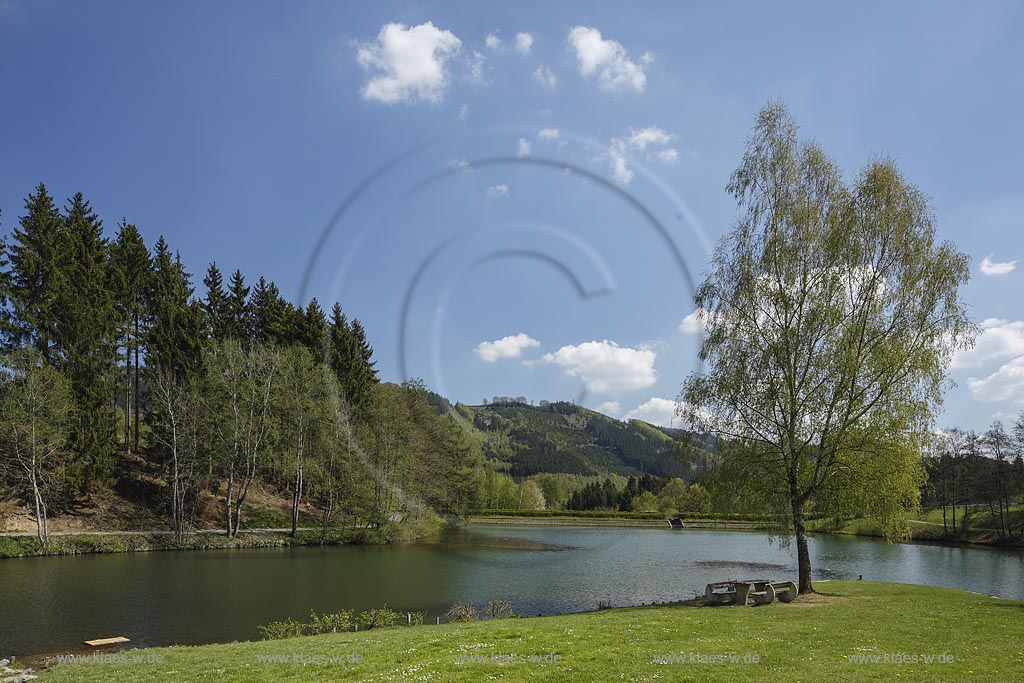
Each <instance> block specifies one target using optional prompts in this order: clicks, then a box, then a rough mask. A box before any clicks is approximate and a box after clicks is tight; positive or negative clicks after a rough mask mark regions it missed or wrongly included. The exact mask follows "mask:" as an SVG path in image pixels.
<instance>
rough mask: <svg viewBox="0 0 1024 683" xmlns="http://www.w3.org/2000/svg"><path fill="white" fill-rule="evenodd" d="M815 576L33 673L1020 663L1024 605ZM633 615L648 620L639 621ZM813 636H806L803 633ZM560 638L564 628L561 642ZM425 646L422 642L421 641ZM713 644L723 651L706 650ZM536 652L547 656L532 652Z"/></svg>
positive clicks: (446, 673)
mask: <svg viewBox="0 0 1024 683" xmlns="http://www.w3.org/2000/svg"><path fill="white" fill-rule="evenodd" d="M818 583H820V584H821V589H820V590H819V591H818V592H816V593H814V594H811V595H805V596H799V597H798V598H797V599H796V600H795V601H794V602H793V603H791V604H780V603H779V602H778V601H776V602H775V603H773V604H771V605H766V606H762V607H746V608H736V607H730V606H726V607H708V606H705V605H703V604H702V603H703V600H701V599H697V600H692V601H685V602H675V603H666V604H658V605H648V606H636V607H617V608H610V609H603V610H592V611H585V612H575V613H569V614H564V615H556V616H546V617H527V618H518V619H515V618H513V619H494V620H486V621H469V622H462V623H447V624H441V625H433V624H424V625H419V626H411V627H395V628H386V629H372V630H366V631H363V630H360V631H359V632H353V631H344V632H338V633H326V634H322V635H304V636H299V637H295V638H288V639H285V640H254V641H241V642H234V643H219V644H218V643H211V644H208V645H199V646H163V647H155V648H143V649H138V650H133V649H131V648H126V650H122V651H120V653H121V656H120V657H118V656H116V655H115V656H111V657H110V658H109V661H102V662H88V661H87V662H81V661H78V662H76V661H74V660H72V661H68V662H65V663H60V664H57V665H55V666H52V667H48V668H42V669H39V670H37V671H35V672H33V673H37V674H38V675H39V676H40V680H41V681H53V682H59V681H76V682H81V681H95V682H96V683H99V682H100V681H103V682H105V681H109V680H120V681H125V682H126V683H130V682H132V681H139V682H140V683H141V682H142V681H149V680H154V679H155V678H159V677H161V676H166V672H168V671H171V672H174V673H175V674H176V676H175V677H176V679H177V680H182V681H186V680H206V679H207V678H208V677H209V676H210V674H211V673H212V672H216V674H217V677H218V678H221V677H222V678H224V679H225V680H227V679H230V680H247V681H276V680H281V679H283V678H292V677H296V676H297V675H298V674H299V672H301V673H302V677H303V678H305V679H308V680H313V679H315V680H323V681H339V682H340V681H350V680H353V679H354V678H359V679H361V680H369V679H374V680H408V679H409V678H410V674H411V673H414V672H415V673H418V674H419V675H420V676H423V677H424V679H431V678H433V679H435V680H452V681H473V680H480V679H481V678H486V677H489V676H492V675H500V676H501V677H503V678H504V679H506V680H510V681H527V680H532V679H533V678H534V677H536V676H540V677H542V678H544V679H549V678H552V677H554V676H555V675H556V674H561V675H558V676H557V677H558V678H559V679H575V678H579V679H586V680H612V679H618V678H620V677H624V676H627V675H630V674H634V677H635V674H636V673H637V672H638V671H639V672H640V673H642V674H644V676H645V677H647V675H648V673H651V674H655V673H657V674H661V673H663V672H667V671H668V667H665V666H664V665H671V664H676V665H680V667H685V670H684V669H683V668H679V667H671V668H676V669H677V671H680V672H684V671H692V670H695V669H696V668H697V667H698V666H700V667H701V668H700V672H701V673H702V674H704V675H703V676H702V678H705V679H706V680H712V681H732V680H737V679H742V680H833V679H836V678H842V679H843V680H868V679H870V680H877V679H878V677H879V674H880V673H881V670H880V669H879V668H877V667H878V666H879V665H882V664H888V663H889V662H888V660H885V661H882V655H883V654H885V653H889V654H890V655H891V653H898V654H900V655H902V656H905V657H907V658H910V657H922V658H923V657H926V656H927V657H933V656H935V655H943V656H944V655H946V654H947V653H948V654H950V655H952V656H947V657H945V658H944V659H942V660H941V663H942V667H941V674H942V676H941V678H942V679H943V680H968V679H969V680H984V681H1005V680H1007V679H1008V678H1012V676H1013V672H1015V671H1017V670H1018V668H1019V666H1020V663H1021V661H1024V660H1021V659H1020V657H1021V655H1020V653H1019V652H1016V650H1013V649H1012V648H1011V649H1008V648H1006V647H1005V645H1004V643H1005V642H1006V641H1002V642H1000V640H999V639H998V638H996V637H995V636H996V635H997V634H998V635H999V636H1001V637H1003V638H1005V637H1012V635H1013V631H1016V632H1017V633H1024V631H1021V630H1020V629H1021V627H1020V625H1019V624H1015V622H1010V624H1007V621H1006V618H1007V610H1008V609H1011V610H1019V609H1021V608H1022V607H1024V603H1020V602H1016V601H1011V600H1002V599H998V598H992V597H988V596H983V595H978V594H974V593H970V592H967V591H961V590H955V589H948V588H935V587H930V586H917V585H912V584H893V583H876V582H870V581H863V582H860V581H828V582H826V581H819V582H818ZM964 613H969V614H970V615H971V616H972V617H973V619H974V620H975V622H974V627H973V628H972V629H970V630H968V631H965V632H962V633H957V634H956V635H955V637H954V636H952V635H950V633H949V631H948V624H950V623H955V621H956V619H959V618H962V616H963V615H964ZM766 619H770V621H771V624H772V626H771V629H772V633H771V636H772V637H770V638H767V639H765V638H764V634H765V620H766ZM638 622H640V623H643V624H644V625H645V627H644V628H643V629H638V628H637V623H638ZM1007 628H1010V629H1011V630H1010V631H1008V630H1007ZM811 632H813V634H814V636H813V637H809V636H808V634H809V633H811ZM566 634H572V635H573V637H572V638H569V639H567V638H566ZM426 642H429V643H431V644H432V645H431V646H430V647H426V646H425V643H426ZM127 653H130V654H127ZM396 653H400V654H398V655H397V656H396ZM595 653H598V654H597V655H596V656H595ZM723 653H724V656H725V657H726V658H725V659H722V660H707V659H706V658H707V657H708V656H713V657H718V656H720V655H722V654H723ZM904 653H906V654H904ZM745 654H746V655H756V656H757V662H754V663H760V664H762V665H764V666H751V667H740V668H737V667H731V666H704V665H705V664H715V663H717V664H728V663H730V662H731V661H732V660H730V659H728V657H729V656H739V657H742V656H744V655H745ZM339 655H340V656H343V657H345V656H350V655H355V657H354V658H351V659H349V660H345V661H344V662H341V663H342V664H344V666H339V665H336V664H335V663H336V661H337V660H336V658H337V657H338V656H339ZM549 655H550V656H549ZM876 655H877V656H876ZM538 656H546V657H547V658H546V659H539V658H538V659H537V660H536V661H534V660H533V659H531V658H532V657H538ZM332 657H334V658H335V659H332ZM695 657H696V659H695ZM511 658H518V659H514V660H513V659H511ZM702 658H704V659H702ZM876 660H877V661H876ZM510 663H515V664H518V665H517V666H509V664H510ZM740 663H741V664H743V663H749V662H740ZM900 663H901V664H902V665H903V666H902V667H901V669H898V670H900V671H902V672H905V673H908V674H911V675H910V677H911V678H913V679H919V678H921V677H922V676H924V677H931V678H934V676H935V675H936V674H938V673H940V672H939V671H938V670H936V669H932V668H931V666H928V665H929V661H928V660H924V661H921V662H920V665H921V666H922V667H923V666H928V668H927V669H924V668H917V667H911V666H910V664H911V663H914V664H917V663H918V662H917V661H916V660H914V661H913V662H911V660H909V659H908V661H906V662H904V661H903V660H900ZM87 664H88V665H87ZM851 664H862V665H863V666H858V667H851ZM296 667H301V669H300V668H296ZM929 674H930V676H929ZM655 677H660V676H655ZM672 677H673V678H675V677H676V676H672Z"/></svg>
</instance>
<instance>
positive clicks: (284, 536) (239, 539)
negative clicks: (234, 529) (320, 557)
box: [0, 529, 372, 560]
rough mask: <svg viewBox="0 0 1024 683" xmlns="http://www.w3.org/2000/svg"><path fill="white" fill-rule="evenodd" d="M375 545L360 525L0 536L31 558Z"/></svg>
mask: <svg viewBox="0 0 1024 683" xmlns="http://www.w3.org/2000/svg"><path fill="white" fill-rule="evenodd" d="M356 543H362V544H372V542H370V541H367V539H365V538H361V537H360V536H359V535H358V534H357V533H356V532H355V530H331V531H329V532H327V533H326V534H324V533H322V532H321V531H320V530H318V529H300V530H299V531H298V533H297V534H296V535H295V536H292V535H291V530H290V529H287V530H285V529H253V530H242V531H239V533H238V536H235V537H234V538H229V537H228V536H227V535H226V534H225V533H224V531H222V530H213V529H201V530H197V531H193V532H191V533H190V534H188V535H187V536H185V538H184V539H183V542H181V543H178V542H177V541H175V538H174V534H173V533H172V532H169V531H164V530H154V531H83V532H61V533H60V534H51V535H50V544H49V545H48V546H47V547H45V548H42V547H41V546H40V545H39V541H38V539H37V538H36V536H35V534H24V533H21V532H16V533H9V534H4V535H0V560H13V559H20V558H30V557H62V556H74V555H107V554H116V553H144V552H169V551H190V550H237V549H258V548H283V547H289V546H316V545H347V544H356Z"/></svg>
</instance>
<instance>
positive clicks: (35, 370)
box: [0, 349, 74, 548]
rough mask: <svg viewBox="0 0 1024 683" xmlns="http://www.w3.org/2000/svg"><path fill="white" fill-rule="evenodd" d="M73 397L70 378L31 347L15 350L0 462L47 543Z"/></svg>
mask: <svg viewBox="0 0 1024 683" xmlns="http://www.w3.org/2000/svg"><path fill="white" fill-rule="evenodd" d="M73 406H74V396H73V394H72V392H71V386H70V384H69V383H68V380H67V379H66V378H65V377H64V376H63V375H62V374H61V373H60V372H59V371H58V370H56V369H55V368H54V367H53V366H51V365H48V364H46V363H45V361H43V360H42V357H41V356H40V355H39V354H38V353H37V352H35V351H34V350H32V349H22V350H19V351H15V352H13V353H12V354H11V355H10V356H9V357H8V359H7V362H6V367H5V368H4V374H3V380H2V384H0V439H2V457H0V465H2V467H3V469H4V470H5V471H6V474H7V475H8V478H9V479H10V480H11V481H12V482H13V483H14V484H15V487H16V489H17V490H18V491H20V492H21V493H22V495H23V496H24V497H25V498H26V500H27V501H28V502H29V505H30V506H31V508H32V513H33V515H34V516H35V520H36V537H37V538H38V539H39V543H40V544H41V545H42V546H43V547H44V548H45V547H46V546H47V545H49V541H50V536H49V525H48V507H49V504H50V501H51V497H52V495H53V493H54V491H55V490H57V489H59V487H60V486H61V484H62V482H61V478H60V476H59V473H60V470H61V468H62V467H63V465H64V464H65V457H66V455H67V453H66V450H65V449H66V447H67V444H68V438H69V436H70V429H71V413H72V409H73Z"/></svg>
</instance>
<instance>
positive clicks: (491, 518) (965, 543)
mask: <svg viewBox="0 0 1024 683" xmlns="http://www.w3.org/2000/svg"><path fill="white" fill-rule="evenodd" d="M915 521H916V520H911V524H913V523H914V522H915ZM468 523H469V524H481V525H493V526H583V527H619V528H622V527H636V528H650V529H654V528H657V529H667V528H669V527H668V523H667V521H664V520H662V521H658V520H650V519H636V518H628V517H619V518H616V517H608V516H600V517H598V516H594V517H585V516H582V515H571V516H555V515H550V516H543V517H538V516H534V515H523V516H516V515H500V516H499V515H483V516H476V515H474V516H471V517H470V518H469V520H468ZM683 524H684V526H683V528H682V529H677V531H685V530H686V529H711V530H718V531H729V530H736V531H767V530H768V529H769V525H768V524H767V523H765V522H754V521H745V520H701V519H692V520H686V519H684V520H683ZM808 533H809V534H810V535H812V536H814V535H822V536H845V537H857V538H873V539H880V540H884V536H883V535H882V534H881V533H879V532H871V531H863V530H862V531H857V530H854V531H848V530H842V529H834V528H811V529H809V530H808ZM896 543H909V544H923V545H940V546H946V547H961V548H985V549H996V550H1024V539H1016V540H1012V539H1011V540H1008V541H1006V540H1000V539H989V538H952V537H946V538H943V537H929V536H912V537H911V538H909V539H907V540H905V541H896Z"/></svg>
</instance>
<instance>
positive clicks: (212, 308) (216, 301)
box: [202, 262, 231, 342]
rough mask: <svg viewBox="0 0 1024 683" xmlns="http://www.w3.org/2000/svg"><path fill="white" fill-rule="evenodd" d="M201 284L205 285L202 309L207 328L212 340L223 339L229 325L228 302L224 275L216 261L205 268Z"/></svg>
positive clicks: (226, 335)
mask: <svg viewBox="0 0 1024 683" xmlns="http://www.w3.org/2000/svg"><path fill="white" fill-rule="evenodd" d="M203 284H204V285H205V286H206V298H205V299H203V303H202V309H203V313H204V314H205V316H206V324H207V330H208V332H209V334H210V338H211V339H213V341H215V342H220V341H224V340H225V339H227V338H228V336H229V330H230V327H231V312H230V302H229V300H228V293H227V292H225V291H224V276H222V275H221V273H220V269H219V268H217V263H216V262H214V263H211V264H210V267H209V268H207V269H206V277H204V278H203Z"/></svg>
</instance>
